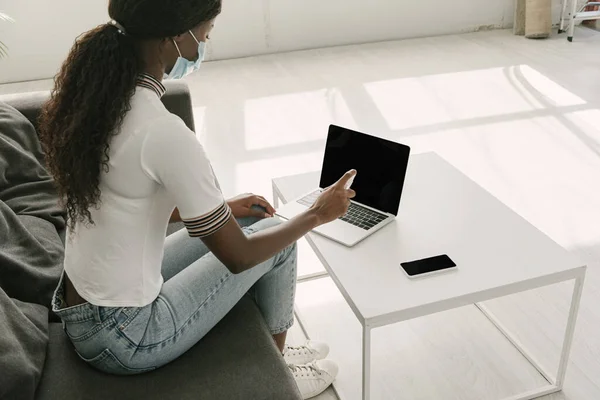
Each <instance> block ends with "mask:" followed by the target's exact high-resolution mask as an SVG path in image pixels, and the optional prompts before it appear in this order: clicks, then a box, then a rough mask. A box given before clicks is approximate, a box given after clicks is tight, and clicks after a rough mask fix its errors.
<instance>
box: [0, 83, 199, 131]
mask: <svg viewBox="0 0 600 400" xmlns="http://www.w3.org/2000/svg"><path fill="white" fill-rule="evenodd" d="M164 84H165V87H166V88H167V94H165V95H164V96H163V98H162V102H163V104H164V105H165V107H167V110H169V111H170V112H172V113H173V114H176V115H178V116H179V117H181V119H183V122H185V124H186V125H187V126H188V128H190V129H191V130H192V131H195V125H194V112H193V108H192V97H191V95H190V90H189V88H188V85H187V84H186V83H185V82H183V81H175V80H169V81H165V82H164ZM49 96H50V92H29V93H17V94H8V95H2V96H0V101H2V102H5V103H7V104H9V105H11V106H13V107H14V108H16V109H17V110H19V111H20V112H21V113H22V114H23V115H24V116H25V117H26V118H27V119H28V120H29V121H31V123H32V124H33V126H35V128H36V131H37V128H38V123H37V122H38V118H39V116H40V110H41V108H42V105H43V104H44V103H45V102H46V101H47V100H48V98H49Z"/></svg>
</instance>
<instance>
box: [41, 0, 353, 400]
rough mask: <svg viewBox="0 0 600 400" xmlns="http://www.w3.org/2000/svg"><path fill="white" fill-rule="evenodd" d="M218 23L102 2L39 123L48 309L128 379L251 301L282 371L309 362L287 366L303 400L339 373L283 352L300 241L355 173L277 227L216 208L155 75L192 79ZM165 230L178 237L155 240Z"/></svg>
mask: <svg viewBox="0 0 600 400" xmlns="http://www.w3.org/2000/svg"><path fill="white" fill-rule="evenodd" d="M220 11H221V0H172V1H164V0H111V1H110V3H109V14H110V17H111V18H112V19H113V20H112V21H111V22H110V23H108V24H106V25H103V26H99V27H98V28H96V29H94V30H92V31H90V32H87V33H86V34H84V35H83V36H81V37H80V38H79V39H78V40H77V42H76V43H75V45H74V47H73V49H72V50H71V52H70V54H69V56H68V58H67V60H66V62H65V63H64V65H63V66H62V69H61V71H60V72H59V74H58V75H57V77H56V87H55V89H54V91H53V93H52V97H51V99H50V101H49V102H48V103H47V104H46V106H45V107H44V110H43V114H42V118H41V137H42V142H43V144H44V148H45V151H46V154H47V161H48V165H49V168H50V170H51V172H52V174H53V175H54V177H55V179H56V182H57V185H58V189H59V192H60V194H61V196H62V197H63V198H64V200H65V206H66V210H67V214H68V230H69V232H68V234H69V236H68V240H67V244H66V249H65V262H64V264H65V265H64V267H65V272H64V274H63V277H62V278H61V282H60V284H59V286H58V288H57V290H56V293H55V296H54V300H53V310H54V311H55V312H56V313H57V314H58V315H59V316H60V317H61V319H62V320H63V322H64V325H65V331H66V333H67V334H68V336H69V338H70V339H71V341H72V342H73V344H74V346H75V349H76V350H77V352H78V353H79V355H80V356H81V358H83V359H84V360H86V361H87V362H88V363H89V364H91V365H92V366H94V367H95V368H97V369H99V370H102V371H105V372H108V373H113V374H123V375H125V374H136V373H142V372H144V371H149V370H153V369H156V368H158V367H160V366H162V365H165V364H167V363H169V362H170V361H172V360H174V359H176V358H177V357H179V356H180V355H181V354H183V353H184V352H185V351H187V350H188V349H189V348H190V347H192V346H193V345H194V344H195V343H196V342H198V341H199V340H200V339H201V338H202V337H203V336H204V335H205V334H206V333H207V332H208V331H210V330H211V329H212V327H213V326H215V324H217V322H219V320H220V319H221V318H223V316H225V315H226V314H227V313H228V312H229V310H231V308H232V307H233V306H234V305H235V304H236V303H237V302H238V301H239V300H240V298H241V297H242V296H244V295H246V294H249V295H251V296H252V297H253V299H254V300H255V301H256V304H257V305H258V307H259V309H260V311H261V312H262V315H263V316H264V319H265V321H266V323H267V325H268V327H269V328H270V330H271V333H272V335H273V338H274V340H275V343H276V344H277V346H278V347H279V349H280V350H281V351H282V353H285V354H284V356H285V357H286V360H287V361H288V362H289V363H290V364H297V363H300V362H301V363H306V365H304V366H302V367H299V366H294V365H292V366H290V368H291V369H292V372H293V373H294V375H295V376H296V378H297V382H298V384H299V387H300V390H301V392H302V393H303V395H304V397H305V398H308V397H310V396H312V395H316V394H318V393H320V392H321V391H322V390H324V389H325V388H326V386H327V385H329V384H330V383H331V381H332V380H333V379H334V378H335V375H336V373H337V367H336V366H335V364H333V363H332V362H329V361H327V360H321V361H316V360H317V359H322V358H324V357H325V355H326V352H327V348H326V346H324V345H319V344H312V345H311V344H310V343H309V344H308V345H307V346H306V347H302V348H294V349H289V348H286V347H285V338H286V332H287V330H288V329H289V328H290V326H291V325H292V323H293V304H294V294H295V284H296V247H295V241H296V240H298V239H299V238H301V237H302V236H303V235H305V234H306V233H307V232H308V231H310V230H311V229H313V228H315V227H316V226H318V225H320V224H324V223H327V222H330V221H332V220H334V219H336V218H338V217H340V216H342V215H343V214H344V213H345V212H346V211H347V208H348V205H349V199H350V198H352V197H353V196H354V192H353V191H352V190H346V189H345V188H344V186H345V184H346V182H347V181H348V180H349V179H350V178H351V177H352V176H353V174H354V173H355V172H354V171H351V172H349V173H348V174H346V175H345V176H344V177H343V178H342V179H341V180H340V182H338V183H337V184H335V185H334V186H332V187H331V188H329V189H328V190H327V191H325V192H324V193H323V194H322V196H321V197H320V198H319V199H318V201H317V202H316V204H315V205H314V206H313V207H312V208H311V209H310V210H308V211H306V212H305V213H304V214H302V215H300V216H298V217H297V218H295V219H294V220H291V221H288V222H286V223H280V222H278V220H277V219H276V218H272V216H273V213H274V209H273V207H271V205H269V203H268V202H267V201H266V200H265V199H264V198H262V197H260V196H254V195H245V196H241V197H237V198H235V199H233V200H229V201H226V200H225V199H224V198H223V196H222V194H221V191H220V190H219V188H218V184H217V182H216V179H215V177H214V175H213V172H212V168H211V165H210V162H209V161H208V158H207V156H206V154H205V152H204V150H203V148H202V146H201V145H200V144H199V143H198V141H197V140H196V138H195V135H194V134H193V132H191V131H190V130H189V129H188V128H187V127H186V126H185V125H184V123H183V121H182V120H181V119H179V118H178V117H177V116H175V115H173V114H170V113H169V112H168V111H167V110H166V109H165V107H164V106H163V104H162V103H161V101H160V97H161V96H162V95H163V94H164V92H165V88H164V86H163V85H162V83H161V81H162V79H163V78H171V79H177V78H182V77H183V76H185V75H187V74H189V73H191V72H194V71H195V70H197V68H198V67H199V65H200V63H201V62H202V60H203V56H204V48H205V43H206V40H207V39H208V37H209V34H210V31H211V29H212V27H213V24H214V20H215V18H216V17H217V16H218V15H219V13H220ZM257 206H258V207H262V208H257ZM236 219H238V220H239V223H238V221H237V220H236ZM169 220H171V221H183V223H184V224H185V226H186V228H187V232H186V231H185V230H184V231H181V232H179V233H177V234H174V235H171V236H170V237H168V238H167V240H166V241H165V239H164V238H165V232H166V229H167V225H168V223H169ZM240 225H241V226H240Z"/></svg>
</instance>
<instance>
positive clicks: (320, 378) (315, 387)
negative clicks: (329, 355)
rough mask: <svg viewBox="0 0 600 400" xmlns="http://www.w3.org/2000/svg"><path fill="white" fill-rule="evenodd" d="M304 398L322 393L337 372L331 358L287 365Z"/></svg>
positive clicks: (336, 367)
mask: <svg viewBox="0 0 600 400" xmlns="http://www.w3.org/2000/svg"><path fill="white" fill-rule="evenodd" d="M288 367H289V369H290V370H291V371H292V375H294V379H295V380H296V384H297V385H298V389H300V394H302V398H303V399H304V400H306V399H310V398H311V397H315V396H318V395H320V394H321V393H323V391H325V389H327V388H328V387H329V385H331V383H332V382H333V381H334V379H335V377H336V376H337V374H338V366H337V364H336V363H334V362H333V361H331V360H319V361H314V362H312V363H309V364H304V365H288Z"/></svg>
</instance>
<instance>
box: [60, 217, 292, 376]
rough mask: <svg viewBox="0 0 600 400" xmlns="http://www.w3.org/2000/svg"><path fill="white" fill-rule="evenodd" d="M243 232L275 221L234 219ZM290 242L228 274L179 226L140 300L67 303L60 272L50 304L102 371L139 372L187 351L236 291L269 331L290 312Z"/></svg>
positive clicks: (80, 350) (281, 327)
mask: <svg viewBox="0 0 600 400" xmlns="http://www.w3.org/2000/svg"><path fill="white" fill-rule="evenodd" d="M238 222H239V224H240V226H242V228H243V230H244V232H245V233H246V234H247V235H250V234H252V233H255V232H257V231H259V230H263V229H266V228H269V227H272V226H274V225H277V224H279V223H280V222H279V220H278V219H277V218H268V219H264V220H260V221H259V220H257V219H254V218H246V219H242V220H239V221H238ZM296 258H297V250H296V245H295V244H294V245H292V246H290V247H288V248H286V249H285V250H283V251H281V252H280V253H279V254H277V255H276V256H275V257H273V258H271V259H270V260H268V261H266V262H264V263H262V264H259V265H257V266H255V267H254V268H252V269H249V270H247V271H245V272H243V273H241V274H238V275H233V274H231V272H229V270H228V269H227V268H226V267H225V266H224V265H223V264H222V263H221V262H220V261H219V260H218V259H217V258H216V257H215V256H214V255H213V254H212V253H210V252H209V250H208V249H207V248H206V246H204V244H203V243H202V242H201V241H200V240H199V239H198V238H190V237H189V236H188V234H187V231H185V229H184V230H182V231H179V232H176V233H174V234H173V235H171V236H169V237H168V238H167V239H166V242H165V255H164V260H163V264H162V275H163V278H164V281H165V282H164V284H163V287H162V289H161V291H160V294H159V295H158V297H157V298H156V300H154V301H153V302H152V303H151V304H149V305H147V306H145V307H99V306H95V305H92V304H89V303H84V304H81V305H77V306H74V307H66V305H65V302H64V298H63V293H64V290H63V279H62V278H61V280H60V283H59V286H58V288H57V289H56V292H55V294H54V298H53V301H52V309H53V310H54V312H55V313H56V314H57V315H58V316H59V317H60V318H61V320H62V321H63V326H64V329H65V332H66V334H67V335H68V337H69V339H70V340H71V342H72V343H73V345H74V347H75V350H76V351H77V354H79V356H80V357H81V358H82V359H83V360H84V361H86V362H87V363H89V364H90V365H92V366H93V367H95V368H96V369H99V370H101V371H104V372H107V373H110V374H117V375H131V374H138V373H142V372H146V371H151V370H153V369H156V368H159V367H161V366H163V365H165V364H167V363H169V362H171V361H173V360H175V359H176V358H177V357H179V356H180V355H182V354H183V353H185V352H186V351H187V350H188V349H189V348H191V347H192V346H194V344H196V343H197V342H198V341H199V340H200V339H202V337H204V335H206V334H207V333H208V332H209V331H210V330H211V329H212V328H213V327H214V326H215V325H216V324H217V323H218V322H219V321H220V320H221V319H222V318H223V317H224V316H225V315H226V314H227V313H228V312H229V311H230V310H231V309H232V308H233V306H235V304H236V303H237V302H238V301H239V300H240V299H241V298H242V296H245V295H248V296H251V297H252V298H253V299H254V301H255V302H256V304H257V306H258V308H259V309H260V311H261V313H262V315H263V317H264V319H265V321H266V323H267V326H268V327H269V329H270V331H271V333H272V334H273V335H275V334H279V333H282V332H285V331H287V330H288V329H289V328H290V327H291V326H292V324H293V320H294V314H293V312H294V311H293V310H294V296H295V289H296Z"/></svg>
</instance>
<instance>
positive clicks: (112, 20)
mask: <svg viewBox="0 0 600 400" xmlns="http://www.w3.org/2000/svg"><path fill="white" fill-rule="evenodd" d="M109 24H110V25H112V26H114V27H115V28H117V30H118V31H119V33H120V34H121V35H123V36H127V31H126V30H125V28H124V27H123V25H121V24H120V23H118V22H117V21H115V20H114V19H111V20H110V22H109Z"/></svg>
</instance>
